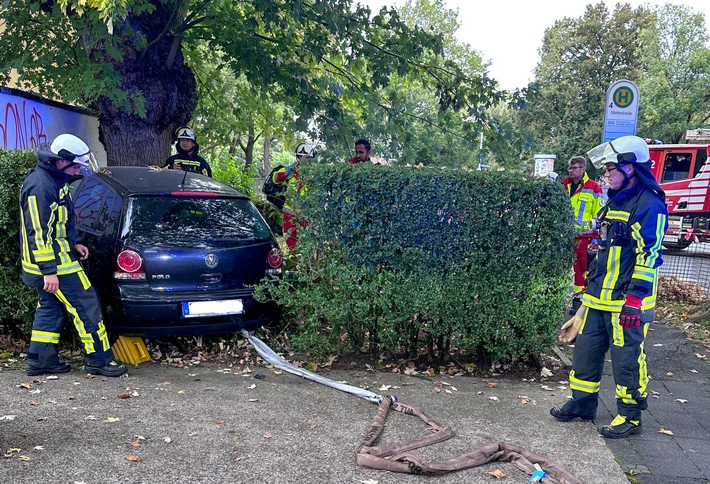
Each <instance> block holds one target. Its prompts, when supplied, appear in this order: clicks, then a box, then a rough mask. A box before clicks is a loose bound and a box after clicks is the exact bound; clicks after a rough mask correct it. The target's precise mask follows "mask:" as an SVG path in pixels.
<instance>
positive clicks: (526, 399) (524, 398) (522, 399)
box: [518, 395, 530, 405]
mask: <svg viewBox="0 0 710 484" xmlns="http://www.w3.org/2000/svg"><path fill="white" fill-rule="evenodd" d="M518 398H519V399H520V403H522V404H523V405H527V404H528V403H530V397H528V396H525V395H520V396H518Z"/></svg>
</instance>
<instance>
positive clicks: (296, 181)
mask: <svg viewBox="0 0 710 484" xmlns="http://www.w3.org/2000/svg"><path fill="white" fill-rule="evenodd" d="M272 181H273V182H274V183H279V184H285V185H286V187H287V190H288V191H290V192H291V193H293V194H295V193H297V194H299V195H303V194H304V193H306V186H305V185H304V184H303V182H302V181H301V174H300V173H298V163H296V164H294V165H291V166H290V167H287V166H285V167H283V168H280V169H278V170H276V171H275V172H274V174H273V175H272ZM282 210H283V211H284V212H286V213H294V210H293V207H291V206H290V205H289V204H288V202H285V203H284V206H283V209H282Z"/></svg>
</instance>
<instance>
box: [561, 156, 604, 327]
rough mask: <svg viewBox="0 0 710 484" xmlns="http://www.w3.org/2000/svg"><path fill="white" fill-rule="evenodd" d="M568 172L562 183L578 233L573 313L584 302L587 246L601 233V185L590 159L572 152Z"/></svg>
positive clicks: (575, 240) (575, 243) (575, 247)
mask: <svg viewBox="0 0 710 484" xmlns="http://www.w3.org/2000/svg"><path fill="white" fill-rule="evenodd" d="M568 170H569V176H568V177H567V178H565V179H564V180H563V181H562V184H563V185H564V187H565V190H567V193H568V194H569V198H570V202H571V203H572V210H573V212H574V227H575V229H576V231H577V235H576V237H575V239H574V253H575V255H576V259H575V261H574V284H573V291H574V298H573V300H572V308H571V309H570V314H574V313H576V312H577V309H579V306H580V305H581V303H582V295H583V294H584V288H585V286H586V283H585V279H586V277H587V248H588V247H589V244H590V242H591V241H592V240H593V239H595V238H598V237H599V233H598V232H597V227H596V219H597V214H598V213H599V211H600V210H601V208H602V187H601V186H599V183H597V182H595V181H594V180H592V179H590V178H589V176H588V175H587V173H586V170H587V159H586V158H585V157H583V156H573V157H572V158H571V159H570V160H569V169H568Z"/></svg>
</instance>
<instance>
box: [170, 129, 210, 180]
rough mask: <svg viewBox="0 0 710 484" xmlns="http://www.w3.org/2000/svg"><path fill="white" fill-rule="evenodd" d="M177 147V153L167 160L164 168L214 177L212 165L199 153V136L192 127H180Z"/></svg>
mask: <svg viewBox="0 0 710 484" xmlns="http://www.w3.org/2000/svg"><path fill="white" fill-rule="evenodd" d="M175 148H176V149H177V154H175V155H173V156H171V157H170V158H168V159H167V160H165V165H163V168H167V169H168V170H183V171H189V172H192V173H200V174H202V175H206V176H209V177H212V169H211V168H210V165H208V164H207V161H205V159H204V158H203V157H201V156H200V155H199V154H198V153H199V151H200V145H198V144H197V137H196V136H195V132H194V131H192V129H190V128H189V127H187V126H183V127H182V128H178V130H177V143H175Z"/></svg>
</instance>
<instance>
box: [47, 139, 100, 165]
mask: <svg viewBox="0 0 710 484" xmlns="http://www.w3.org/2000/svg"><path fill="white" fill-rule="evenodd" d="M49 150H50V151H51V152H52V155H54V158H59V159H62V160H65V161H69V162H71V163H76V164H77V165H81V166H82V167H84V169H83V171H84V173H85V174H91V173H96V172H97V171H98V168H99V164H98V163H97V162H96V158H94V155H93V153H92V152H91V150H90V149H89V146H88V145H87V144H86V143H84V141H83V140H82V139H81V138H79V137H78V136H74V135H73V134H69V133H63V134H60V135H59V136H57V137H56V138H54V141H52V144H51V145H49Z"/></svg>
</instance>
